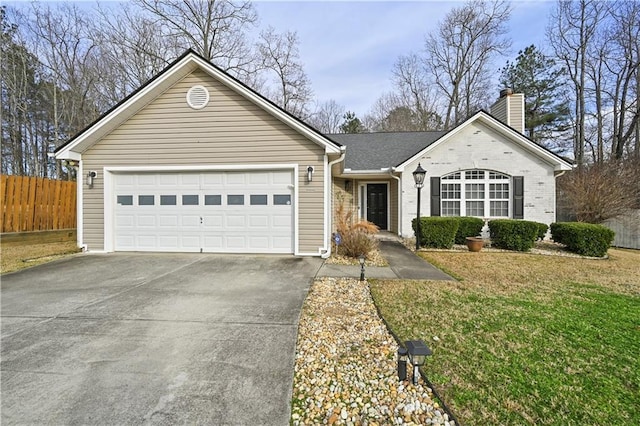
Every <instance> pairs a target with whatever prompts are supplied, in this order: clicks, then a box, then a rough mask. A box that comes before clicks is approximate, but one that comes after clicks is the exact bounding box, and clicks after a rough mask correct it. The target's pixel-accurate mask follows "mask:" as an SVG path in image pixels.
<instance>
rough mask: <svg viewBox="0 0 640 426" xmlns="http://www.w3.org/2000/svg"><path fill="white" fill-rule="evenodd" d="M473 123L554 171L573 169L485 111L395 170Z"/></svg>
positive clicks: (478, 113)
mask: <svg viewBox="0 0 640 426" xmlns="http://www.w3.org/2000/svg"><path fill="white" fill-rule="evenodd" d="M475 122H480V123H482V124H484V125H486V126H488V127H490V128H491V129H493V130H494V131H496V132H498V133H499V134H501V135H502V136H504V137H505V139H506V140H507V141H509V142H511V143H514V144H517V145H519V146H520V147H522V148H524V149H525V150H526V151H527V152H529V153H531V154H532V155H534V156H537V157H538V158H540V159H542V160H543V161H545V162H546V163H548V164H550V165H552V166H553V167H554V170H556V171H562V170H572V169H573V165H572V164H570V163H569V162H568V161H566V160H565V159H563V158H561V157H560V156H558V155H557V154H554V153H553V152H551V151H549V150H548V149H546V148H544V147H542V146H540V145H538V144H537V143H535V142H534V141H532V140H531V139H529V138H527V137H526V136H525V135H523V134H521V133H520V132H518V131H517V130H515V129H514V128H512V127H510V126H508V125H506V124H504V123H502V122H501V121H499V120H498V119H496V118H495V117H493V116H492V115H491V114H489V113H487V112H486V111H478V112H477V113H475V114H474V115H472V116H471V117H469V118H468V119H467V120H465V121H464V122H462V123H461V124H459V125H458V126H456V127H454V128H453V129H451V130H449V131H448V132H446V133H445V134H443V135H442V136H441V137H440V138H439V139H438V140H437V141H434V142H433V143H432V144H430V145H429V146H427V147H425V148H424V149H422V150H420V151H419V152H417V153H415V154H413V155H412V156H410V157H408V158H406V159H405V160H404V161H402V163H401V164H399V165H398V167H397V170H398V171H404V167H405V166H407V165H408V164H410V163H413V162H414V161H415V160H416V159H418V158H420V157H422V156H424V155H426V154H428V153H429V152H430V151H432V150H433V149H435V148H436V147H438V146H440V145H442V144H446V143H447V141H449V140H451V139H452V138H455V137H456V135H458V134H459V133H460V132H461V131H462V130H463V129H465V128H467V127H469V126H471V125H472V123H475Z"/></svg>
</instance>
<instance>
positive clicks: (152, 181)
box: [136, 174, 158, 189]
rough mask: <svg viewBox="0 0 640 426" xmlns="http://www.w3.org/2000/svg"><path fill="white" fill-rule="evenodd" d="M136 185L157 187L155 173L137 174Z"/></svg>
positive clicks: (139, 186)
mask: <svg viewBox="0 0 640 426" xmlns="http://www.w3.org/2000/svg"><path fill="white" fill-rule="evenodd" d="M136 186H137V187H138V188H151V189H154V188H157V187H158V181H157V179H156V175H154V174H141V175H137V182H136Z"/></svg>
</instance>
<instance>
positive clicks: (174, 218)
mask: <svg viewBox="0 0 640 426" xmlns="http://www.w3.org/2000/svg"><path fill="white" fill-rule="evenodd" d="M158 226H159V227H160V228H175V227H176V226H178V215H160V217H159V219H158Z"/></svg>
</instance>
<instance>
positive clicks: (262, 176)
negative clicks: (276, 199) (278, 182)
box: [248, 172, 270, 186]
mask: <svg viewBox="0 0 640 426" xmlns="http://www.w3.org/2000/svg"><path fill="white" fill-rule="evenodd" d="M269 175H270V173H266V172H265V173H260V172H254V173H251V174H249V175H248V177H249V179H248V180H249V182H248V183H249V185H252V186H254V185H257V186H265V185H268V184H269Z"/></svg>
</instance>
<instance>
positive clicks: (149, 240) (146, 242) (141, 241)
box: [136, 235, 158, 249]
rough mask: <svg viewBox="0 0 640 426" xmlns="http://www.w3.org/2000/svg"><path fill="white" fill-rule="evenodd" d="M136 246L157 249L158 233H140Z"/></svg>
mask: <svg viewBox="0 0 640 426" xmlns="http://www.w3.org/2000/svg"><path fill="white" fill-rule="evenodd" d="M136 246H138V247H140V248H141V249H145V248H146V249H155V248H157V247H158V237H157V236H156V235H138V238H136Z"/></svg>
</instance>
